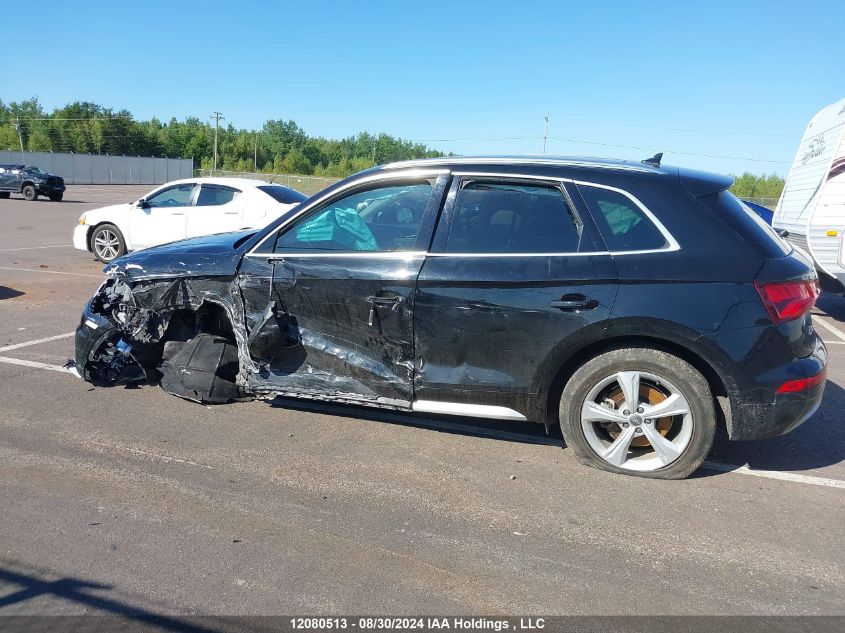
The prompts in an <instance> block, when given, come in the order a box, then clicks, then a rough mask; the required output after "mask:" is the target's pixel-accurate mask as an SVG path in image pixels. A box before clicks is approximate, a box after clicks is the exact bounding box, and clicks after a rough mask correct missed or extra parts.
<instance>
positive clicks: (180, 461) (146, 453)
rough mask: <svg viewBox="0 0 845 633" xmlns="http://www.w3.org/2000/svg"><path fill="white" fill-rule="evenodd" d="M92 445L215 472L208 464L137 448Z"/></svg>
mask: <svg viewBox="0 0 845 633" xmlns="http://www.w3.org/2000/svg"><path fill="white" fill-rule="evenodd" d="M91 444H93V445H95V446H102V447H104V448H109V449H118V450H124V451H128V452H130V453H134V454H135V455H143V456H144V457H155V458H156V459H161V460H164V461H166V462H176V463H177V464H189V465H190V466H199V467H200V468H208V469H209V470H214V466H209V465H208V464H198V463H197V462H192V461H191V460H189V459H180V458H178V457H170V456H169V455H162V454H161V453H150V452H149V451H142V450H139V449H137V448H131V447H129V446H115V445H112V444H104V443H103V442H91Z"/></svg>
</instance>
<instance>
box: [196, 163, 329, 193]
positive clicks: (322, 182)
mask: <svg viewBox="0 0 845 633" xmlns="http://www.w3.org/2000/svg"><path fill="white" fill-rule="evenodd" d="M196 171H197V176H221V177H226V178H256V179H258V180H266V181H267V182H274V183H276V184H279V185H285V186H286V187H290V188H291V189H296V190H297V191H300V192H302V193H304V194H305V195H306V196H310V195H313V194H315V193H317V192H318V191H322V190H323V189H325V188H326V187H328V186H329V185H333V184H334V183H336V182H337V181H338V180H340V178H321V177H319V176H297V175H295V174H263V173H260V172H259V173H254V172H239V171H223V170H222V169H197V170H196Z"/></svg>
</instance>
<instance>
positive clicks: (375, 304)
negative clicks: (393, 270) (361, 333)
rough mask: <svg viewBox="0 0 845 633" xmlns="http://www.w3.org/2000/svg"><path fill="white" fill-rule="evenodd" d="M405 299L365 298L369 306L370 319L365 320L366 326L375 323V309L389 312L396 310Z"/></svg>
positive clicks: (397, 296)
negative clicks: (389, 310)
mask: <svg viewBox="0 0 845 633" xmlns="http://www.w3.org/2000/svg"><path fill="white" fill-rule="evenodd" d="M404 301H405V297H400V296H399V295H396V296H393V297H367V303H369V304H370V318H369V319H367V325H369V326H370V327H372V326H373V324H374V323H375V321H376V308H390V309H391V310H394V311H395V310H398V309H399V306H400V305H402V303H404Z"/></svg>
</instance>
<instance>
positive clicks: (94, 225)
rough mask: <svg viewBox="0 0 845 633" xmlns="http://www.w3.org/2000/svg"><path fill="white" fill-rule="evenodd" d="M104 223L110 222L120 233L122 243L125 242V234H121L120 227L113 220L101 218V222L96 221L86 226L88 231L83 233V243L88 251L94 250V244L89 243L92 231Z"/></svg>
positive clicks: (92, 234)
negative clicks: (86, 245)
mask: <svg viewBox="0 0 845 633" xmlns="http://www.w3.org/2000/svg"><path fill="white" fill-rule="evenodd" d="M104 224H111V225H112V226H113V227H114V228H116V229H117V230H118V231H120V235H121V237H122V238H123V243H124V244H126V236H125V235H123V231H121V229H120V227H119V226H118V225H117V224H115V223H114V222H109V221H108V220H103V221H102V222H97V223H96V224H92V225H91V226H89V227H88V231H87V233H86V234H85V243H86V244H88V252H90V253H93V252H94V245H93V244H92V243H91V239H92V238H93V237H94V232H95V231H96V230H97V229H98V228H100V227H101V226H103V225H104ZM126 250H127V251H128V250H129V249H128V248H127V249H126Z"/></svg>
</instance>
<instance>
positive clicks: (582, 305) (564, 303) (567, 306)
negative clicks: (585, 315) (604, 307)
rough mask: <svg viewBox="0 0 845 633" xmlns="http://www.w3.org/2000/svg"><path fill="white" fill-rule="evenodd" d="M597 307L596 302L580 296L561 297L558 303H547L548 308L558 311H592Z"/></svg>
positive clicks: (597, 303)
mask: <svg viewBox="0 0 845 633" xmlns="http://www.w3.org/2000/svg"><path fill="white" fill-rule="evenodd" d="M598 305H599V302H598V301H596V300H595V299H591V298H590V297H588V296H586V295H582V294H569V295H563V296H562V297H561V298H560V299H559V300H558V301H552V302H550V303H549V307H552V308H557V309H558V310H592V309H594V308H597V307H598Z"/></svg>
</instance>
